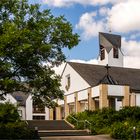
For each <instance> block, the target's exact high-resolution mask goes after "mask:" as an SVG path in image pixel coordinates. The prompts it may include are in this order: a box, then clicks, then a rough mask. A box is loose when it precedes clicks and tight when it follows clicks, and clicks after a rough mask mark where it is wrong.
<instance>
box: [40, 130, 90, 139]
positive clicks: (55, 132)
mask: <svg viewBox="0 0 140 140" xmlns="http://www.w3.org/2000/svg"><path fill="white" fill-rule="evenodd" d="M88 135H89V133H88V132H87V131H86V130H53V131H39V136H40V137H54V136H88Z"/></svg>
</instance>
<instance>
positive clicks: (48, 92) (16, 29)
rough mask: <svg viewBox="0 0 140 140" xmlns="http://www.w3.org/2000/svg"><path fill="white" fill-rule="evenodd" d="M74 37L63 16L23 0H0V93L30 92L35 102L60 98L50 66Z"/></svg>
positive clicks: (46, 102)
mask: <svg viewBox="0 0 140 140" xmlns="http://www.w3.org/2000/svg"><path fill="white" fill-rule="evenodd" d="M78 38H79V36H78V35H77V34H74V33H73V31H72V25H71V24H70V23H69V22H68V21H67V20H66V19H65V18H64V17H63V16H59V17H54V16H53V15H52V14H51V12H50V10H40V6H39V5H38V4H35V5H29V4H28V1H27V0H1V1H0V90H1V91H2V94H1V95H5V94H7V93H11V92H14V91H19V90H20V91H23V92H30V93H32V95H33V97H34V100H36V102H39V104H41V103H42V104H44V105H46V106H48V107H51V106H54V103H53V101H52V99H54V98H61V99H62V98H63V92H62V91H61V90H60V88H59V87H60V77H59V76H57V75H56V74H55V73H54V71H53V70H52V68H53V67H54V66H58V65H60V64H61V63H62V62H63V61H65V55H64V53H63V51H62V49H63V48H69V49H71V48H73V47H74V46H76V45H77V44H78V42H79V39H78ZM44 64H45V65H44ZM1 95H0V97H2V96H1Z"/></svg>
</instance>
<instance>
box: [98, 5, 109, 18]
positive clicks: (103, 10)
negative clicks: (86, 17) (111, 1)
mask: <svg viewBox="0 0 140 140" xmlns="http://www.w3.org/2000/svg"><path fill="white" fill-rule="evenodd" d="M108 12H109V8H108V7H101V8H100V9H99V14H100V15H101V16H106V15H108Z"/></svg>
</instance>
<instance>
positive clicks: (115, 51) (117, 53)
mask: <svg viewBox="0 0 140 140" xmlns="http://www.w3.org/2000/svg"><path fill="white" fill-rule="evenodd" d="M113 57H114V58H119V50H118V48H116V47H114V48H113Z"/></svg>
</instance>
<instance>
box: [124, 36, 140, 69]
mask: <svg viewBox="0 0 140 140" xmlns="http://www.w3.org/2000/svg"><path fill="white" fill-rule="evenodd" d="M122 50H123V53H124V67H129V68H139V69H140V42H139V41H134V40H128V41H127V40H126V39H125V38H122Z"/></svg>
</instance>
